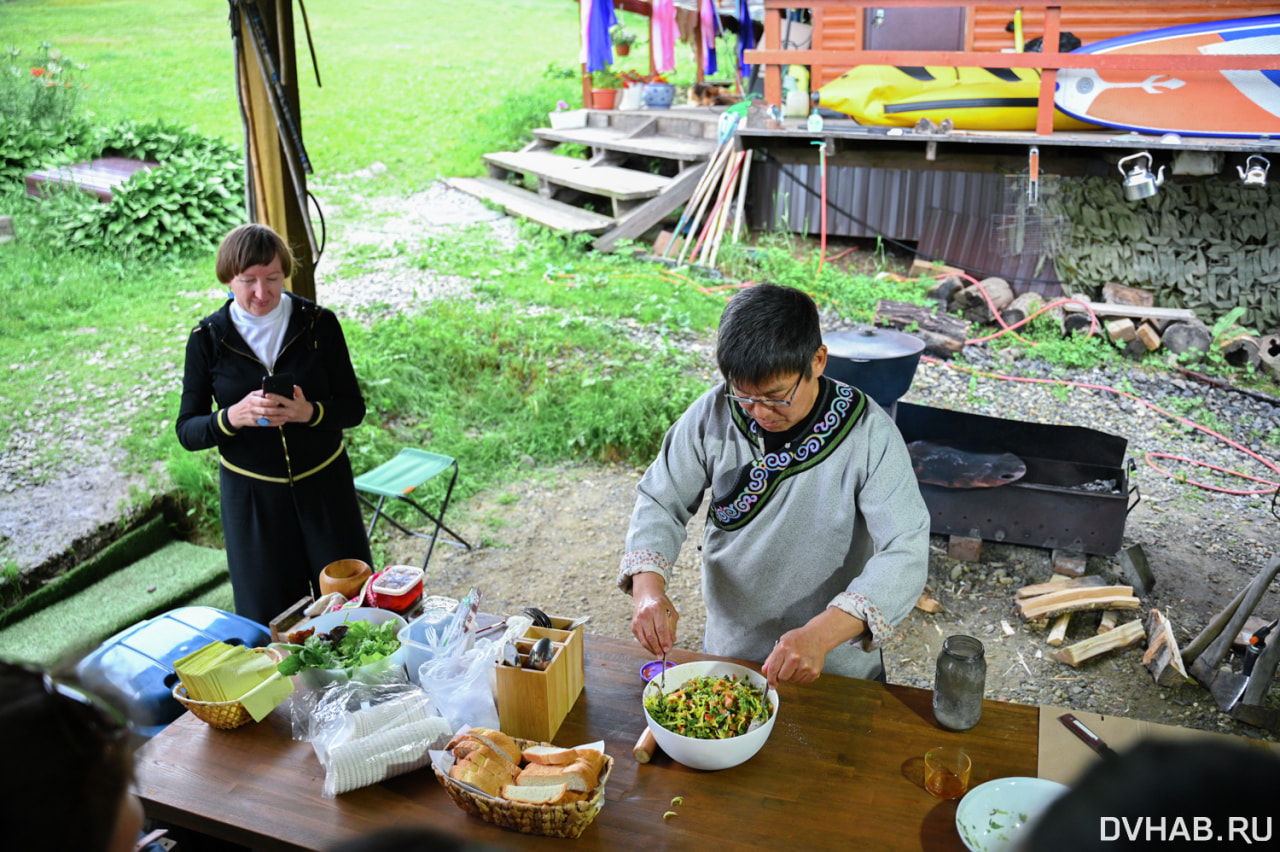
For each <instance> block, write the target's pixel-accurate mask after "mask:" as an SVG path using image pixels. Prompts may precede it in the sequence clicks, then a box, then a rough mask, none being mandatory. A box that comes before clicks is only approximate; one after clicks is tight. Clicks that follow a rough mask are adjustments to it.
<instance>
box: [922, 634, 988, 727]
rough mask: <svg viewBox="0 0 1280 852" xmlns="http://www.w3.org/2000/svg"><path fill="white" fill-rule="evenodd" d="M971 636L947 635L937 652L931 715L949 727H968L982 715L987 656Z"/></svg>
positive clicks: (940, 723) (974, 723)
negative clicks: (940, 650)
mask: <svg viewBox="0 0 1280 852" xmlns="http://www.w3.org/2000/svg"><path fill="white" fill-rule="evenodd" d="M984 653H985V650H984V649H983V647H982V643H981V642H979V641H978V640H977V639H974V638H973V637H972V636H948V637H947V638H946V641H944V642H943V643H942V652H941V653H939V654H938V671H937V675H936V676H935V678H934V682H933V718H934V719H936V720H937V721H938V724H939V725H941V726H942V727H944V728H946V729H947V730H949V731H967V730H969V729H970V728H972V727H973V726H974V725H976V724H978V720H979V719H981V718H982V694H983V690H984V688H985V687H986V681H987V660H986V658H985V656H984Z"/></svg>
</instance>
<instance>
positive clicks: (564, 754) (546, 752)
mask: <svg viewBox="0 0 1280 852" xmlns="http://www.w3.org/2000/svg"><path fill="white" fill-rule="evenodd" d="M578 754H579V750H578V749H572V748H557V747H556V746H529V747H528V748H527V749H525V750H524V759H525V762H526V763H541V764H543V765H544V766H563V765H564V764H566V763H573V762H574V761H575V760H577V759H578Z"/></svg>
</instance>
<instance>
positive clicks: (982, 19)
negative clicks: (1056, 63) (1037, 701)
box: [972, 3, 1280, 51]
mask: <svg viewBox="0 0 1280 852" xmlns="http://www.w3.org/2000/svg"><path fill="white" fill-rule="evenodd" d="M1278 11H1280V9H1278V8H1277V6H1276V4H1275V3H1257V4H1255V5H1252V6H1219V7H1217V8H1213V7H1211V6H1209V5H1208V4H1207V3H1152V4H1151V6H1150V7H1147V8H1132V7H1127V8H1126V7H1119V8H1116V7H1105V6H1102V5H1100V6H1099V8H1097V9H1093V8H1082V9H1071V8H1067V9H1063V10H1062V30H1063V31H1064V32H1070V33H1075V36H1076V38H1078V39H1080V41H1082V42H1084V43H1085V44H1092V43H1093V42H1096V41H1102V40H1103V39H1107V38H1115V37H1116V36H1122V35H1128V34H1129V33H1140V32H1142V31H1144V30H1158V29H1161V28H1163V27H1177V26H1181V25H1183V24H1198V23H1201V22H1203V21H1223V20H1229V19H1231V18H1252V17H1255V16H1257V15H1274V14H1276V13H1277V12H1278ZM972 17H973V49H974V50H991V51H1001V50H1004V49H1005V48H1006V47H1013V46H1014V42H1013V33H1008V32H1005V29H1004V28H1005V26H1006V25H1007V24H1008V23H1009V22H1010V21H1012V20H1013V15H1012V14H1010V11H1009V10H1008V9H1000V8H991V7H981V6H979V7H977V8H975V9H974V10H973V13H972ZM1043 30H1044V10H1043V9H1025V10H1023V12H1022V36H1023V39H1032V38H1035V37H1036V36H1038V35H1040V33H1041V32H1042V31H1043Z"/></svg>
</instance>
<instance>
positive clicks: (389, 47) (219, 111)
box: [0, 0, 578, 188]
mask: <svg viewBox="0 0 1280 852" xmlns="http://www.w3.org/2000/svg"><path fill="white" fill-rule="evenodd" d="M306 8H307V15H308V19H309V20H310V23H311V33H312V36H313V37H314V41H315V50H316V58H317V60H318V65H319V69H320V80H321V83H322V84H323V85H322V86H321V87H319V88H317V86H316V79H315V73H314V72H313V71H312V68H311V60H310V54H309V51H308V49H307V45H306V34H305V29H304V27H303V22H302V14H301V12H300V11H299V10H298V6H297V4H294V23H295V27H296V30H297V45H296V47H297V53H298V68H297V70H298V80H299V84H300V93H301V103H302V109H301V123H302V127H303V136H304V139H305V142H306V145H307V151H308V154H309V155H310V157H311V160H312V162H313V164H314V165H315V168H316V170H317V172H318V173H319V174H320V175H321V176H330V175H333V174H342V173H347V172H351V171H354V170H355V169H358V168H361V167H362V166H367V165H368V164H369V163H371V162H373V161H375V160H376V161H381V162H383V163H385V164H386V165H387V166H388V167H389V176H390V179H391V180H392V181H394V182H395V183H397V184H399V185H402V186H405V187H410V188H412V187H418V186H422V185H423V184H425V183H428V182H430V181H431V180H432V179H434V178H435V177H438V176H441V175H444V176H452V175H462V174H473V173H478V172H479V171H480V169H481V164H480V158H479V155H480V154H481V153H483V152H484V151H486V150H491V149H489V148H486V147H485V146H486V145H487V144H489V143H491V142H498V141H502V140H503V139H504V138H505V136H504V134H507V133H508V132H509V131H510V130H511V128H512V126H513V123H518V122H519V121H521V120H522V119H523V118H526V117H530V116H533V115H536V114H539V113H545V112H547V111H549V110H551V109H554V107H555V102H556V100H557V98H558V97H565V96H568V97H570V98H572V96H573V94H574V93H575V92H576V91H577V90H578V89H577V86H578V84H577V80H576V79H561V80H557V81H545V84H544V78H543V71H544V69H545V68H546V67H547V65H548V64H553V65H557V66H560V67H573V66H575V64H576V55H577V49H578V31H577V4H575V3H572V2H568V0H501V2H499V0H472V2H468V3H444V2H437V0H428V2H423V0H387V2H378V3H372V2H350V0H309V2H307V4H306ZM41 41H47V42H50V43H51V44H52V45H53V46H54V47H56V48H59V49H60V50H62V52H63V53H64V54H65V55H66V56H68V57H70V58H71V59H73V60H75V61H77V62H81V63H84V64H86V65H88V66H89V70H88V71H87V72H86V74H85V79H86V80H88V82H89V84H90V88H89V89H88V90H86V92H85V102H86V103H87V104H88V105H89V107H90V108H91V109H92V110H93V111H94V112H95V113H96V114H97V115H98V116H99V117H100V118H102V119H104V120H105V119H112V118H132V119H134V120H138V121H144V120H149V119H156V118H166V119H169V120H171V121H177V122H179V123H182V124H185V125H190V126H192V127H195V128H196V129H198V130H200V131H201V132H203V133H206V134H210V135H216V136H222V137H224V138H226V139H230V140H238V139H239V138H240V136H241V128H240V116H239V112H238V108H237V105H236V94H235V64H234V60H233V52H232V40H231V31H230V26H229V22H228V5H227V2H226V0H175V2H154V0H15V2H9V3H0V46H7V45H13V46H16V47H18V48H20V49H22V50H23V52H24V53H25V54H29V53H31V52H33V51H34V50H35V48H36V47H37V45H38V44H39V43H40V42H41Z"/></svg>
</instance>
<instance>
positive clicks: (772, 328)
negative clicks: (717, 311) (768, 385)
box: [716, 284, 822, 385]
mask: <svg viewBox="0 0 1280 852" xmlns="http://www.w3.org/2000/svg"><path fill="white" fill-rule="evenodd" d="M821 345H822V328H821V326H820V324H819V321H818V306H817V305H815V304H814V303H813V299H811V298H809V295H808V294H807V293H805V292H804V291H803V290H797V289H795V288H794V287H780V286H778V285H777V284H756V285H755V286H754V287H750V288H748V289H746V290H743V291H741V292H740V293H738V294H737V295H736V296H734V297H733V298H732V299H730V300H729V304H728V306H727V307H726V308H725V309H724V313H723V314H721V316H720V331H719V333H718V335H717V339H716V362H717V364H718V365H719V367H720V373H721V375H723V376H724V378H725V381H727V382H733V383H739V382H741V383H745V384H750V385H760V384H763V383H764V382H766V381H768V380H769V379H772V378H773V377H775V376H783V375H788V374H794V373H800V374H802V375H803V376H804V377H805V378H806V379H807V378H809V377H810V376H811V375H812V368H813V355H814V353H815V352H817V351H818V347H819V346H821Z"/></svg>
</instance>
